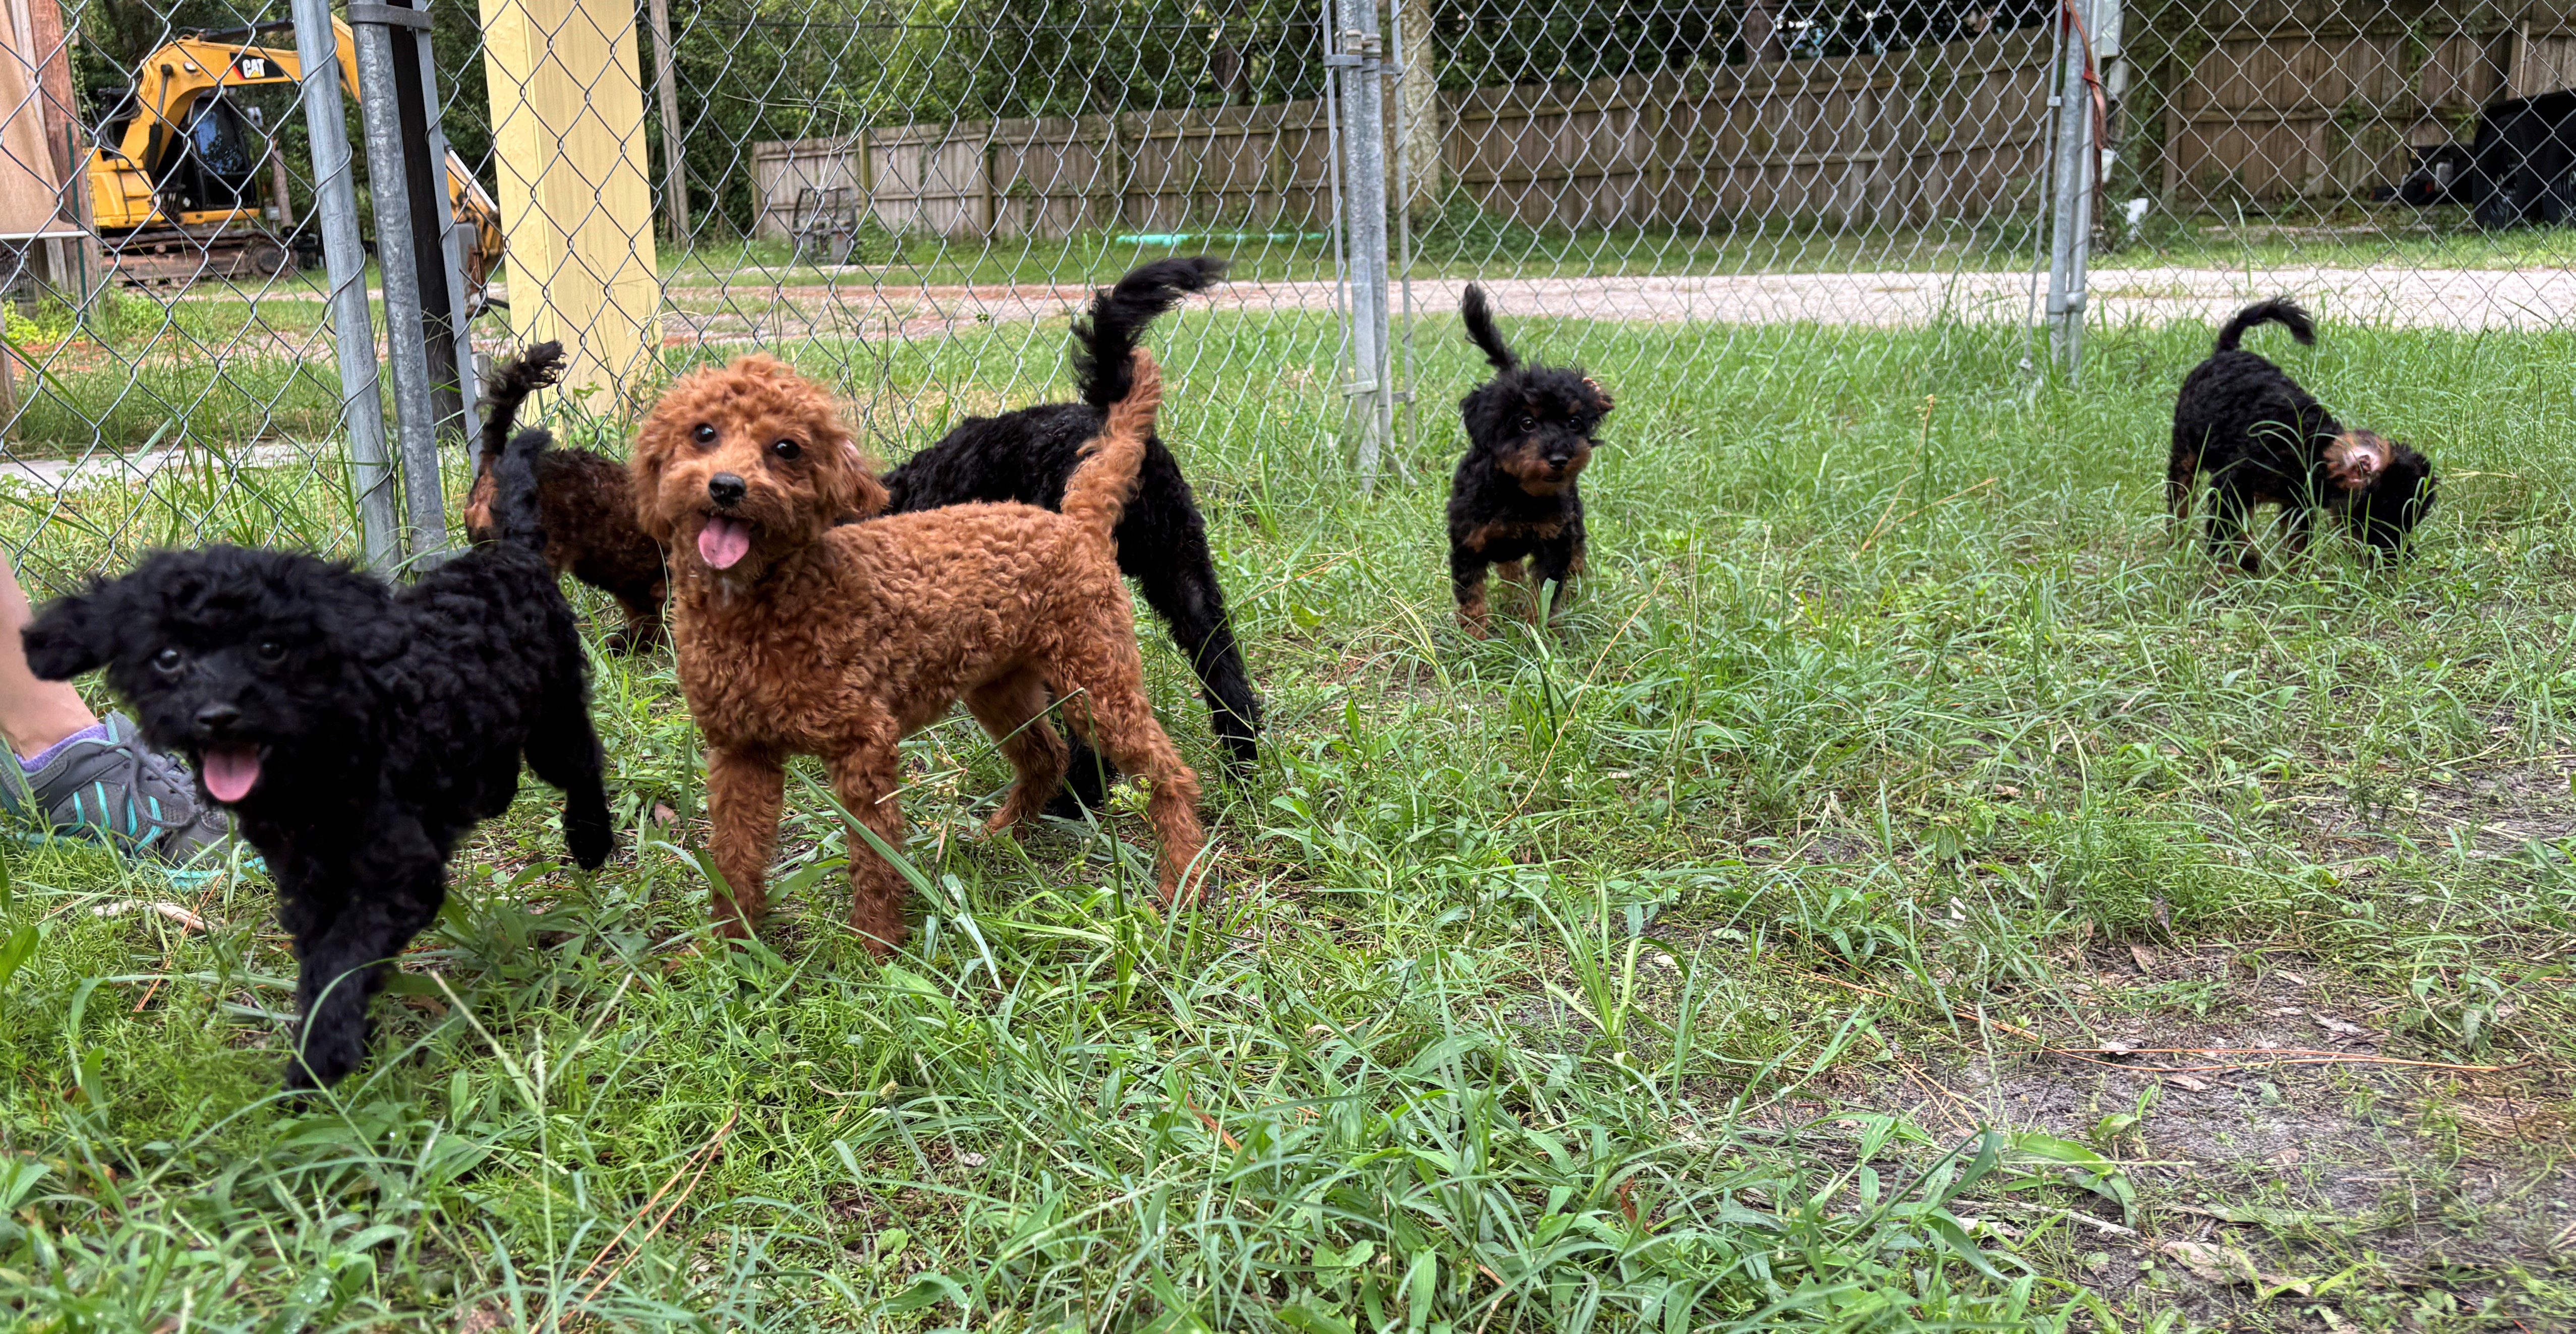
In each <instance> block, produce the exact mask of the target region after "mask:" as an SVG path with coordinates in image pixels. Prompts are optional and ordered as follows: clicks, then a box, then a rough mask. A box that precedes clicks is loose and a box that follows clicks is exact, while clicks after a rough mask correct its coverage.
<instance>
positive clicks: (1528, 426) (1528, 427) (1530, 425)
mask: <svg viewBox="0 0 2576 1334" xmlns="http://www.w3.org/2000/svg"><path fill="white" fill-rule="evenodd" d="M1521 429H1522V430H1524V431H1535V430H1537V429H1538V418H1536V417H1533V416H1531V415H1529V414H1528V413H1526V412H1524V413H1522V414H1521Z"/></svg>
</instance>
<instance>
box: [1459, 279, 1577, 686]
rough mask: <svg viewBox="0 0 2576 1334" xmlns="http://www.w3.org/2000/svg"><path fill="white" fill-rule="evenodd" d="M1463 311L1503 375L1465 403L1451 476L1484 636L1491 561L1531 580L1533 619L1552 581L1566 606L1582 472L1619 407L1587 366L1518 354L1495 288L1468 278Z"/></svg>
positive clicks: (1465, 578) (1475, 627) (1508, 574)
mask: <svg viewBox="0 0 2576 1334" xmlns="http://www.w3.org/2000/svg"><path fill="white" fill-rule="evenodd" d="M1458 313H1459V315H1460V316H1462V317H1464V318H1465V320H1466V322H1467V337H1468V338H1470V339H1472V340H1473V341H1474V342H1475V344H1476V346H1477V347H1478V348H1480V349H1482V350H1483V351H1484V354H1485V359H1486V360H1487V361H1490V362H1492V363H1493V364H1494V378H1492V379H1490V380H1487V381H1486V382H1485V383H1483V384H1481V385H1479V386H1477V388H1476V391H1475V392H1474V393H1471V394H1469V395H1467V397H1466V398H1464V399H1462V400H1460V401H1459V404H1458V409H1459V412H1460V413H1461V414H1462V415H1463V416H1464V417H1465V418H1466V422H1467V456H1466V457H1465V458H1462V459H1460V460H1458V472H1457V475H1456V476H1455V477H1453V478H1451V479H1450V483H1449V578H1450V581H1451V583H1452V585H1453V586H1454V587H1455V588H1456V591H1457V594H1458V623H1459V624H1461V625H1463V626H1465V627H1466V629H1467V633H1469V634H1471V635H1474V636H1475V637H1477V638H1478V639H1482V638H1484V637H1485V570H1486V567H1488V566H1493V565H1499V566H1501V567H1502V571H1503V580H1504V582H1506V583H1511V584H1518V585H1521V587H1522V591H1523V592H1524V593H1525V594H1527V600H1528V607H1529V610H1528V616H1529V619H1530V622H1531V624H1533V625H1535V624H1537V623H1538V619H1539V615H1540V605H1541V604H1540V599H1541V598H1542V596H1543V595H1544V591H1545V585H1548V584H1551V583H1553V584H1554V585H1556V603H1557V606H1558V607H1559V608H1560V609H1561V608H1562V607H1563V606H1564V604H1565V602H1566V600H1567V589H1566V585H1567V581H1569V580H1570V579H1572V578H1573V577H1574V576H1575V575H1578V574H1581V573H1582V572H1583V556H1584V548H1583V495H1582V493H1581V492H1580V491H1578V490H1576V489H1575V479H1576V478H1577V477H1579V476H1581V475H1582V473H1583V468H1584V465H1586V464H1588V463H1590V462H1592V445H1593V433H1594V432H1595V431H1598V430H1599V429H1600V428H1601V420H1602V418H1604V417H1606V416H1608V415H1609V414H1610V395H1609V394H1608V393H1607V392H1606V391H1604V390H1603V389H1602V388H1601V386H1600V385H1598V384H1595V383H1593V382H1592V378H1591V377H1590V376H1587V375H1585V374H1584V373H1583V371H1582V370H1581V369H1580V368H1578V367H1557V366H1540V365H1535V364H1529V363H1524V362H1522V361H1521V359H1520V358H1518V357H1516V356H1514V355H1512V350H1511V348H1510V347H1509V346H1507V345H1506V344H1505V343H1504V342H1503V335H1502V333H1501V331H1500V330H1498V329H1496V328H1495V327H1494V312H1493V308H1492V307H1491V306H1489V305H1487V304H1486V301H1485V289H1483V288H1481V287H1478V286H1476V285H1475V284H1473V283H1470V284H1468V286H1467V296H1466V299H1465V300H1464V301H1462V302H1460V303H1459V306H1458ZM1524 560H1526V561H1528V562H1529V565H1528V568H1527V570H1526V572H1524V569H1523V566H1522V562H1523V561H1524Z"/></svg>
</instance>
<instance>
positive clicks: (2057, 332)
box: [2048, 0, 2100, 383]
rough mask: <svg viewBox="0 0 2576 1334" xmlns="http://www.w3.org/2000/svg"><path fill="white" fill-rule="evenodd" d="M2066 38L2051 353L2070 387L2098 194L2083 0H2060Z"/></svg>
mask: <svg viewBox="0 0 2576 1334" xmlns="http://www.w3.org/2000/svg"><path fill="white" fill-rule="evenodd" d="M2058 4H2059V8H2058V17H2057V22H2058V24H2059V26H2060V28H2061V29H2062V31H2063V33H2064V40H2063V41H2062V42H2061V43H2060V55H2059V59H2058V64H2057V94H2056V96H2055V97H2054V98H2052V99H2051V104H2052V105H2053V106H2054V107H2055V108H2056V111H2057V116H2056V121H2057V135H2056V154H2055V162H2054V164H2053V168H2052V170H2051V172H2050V178H2051V183H2052V185H2053V186H2054V191H2053V195H2054V197H2053V198H2052V199H2051V200H2050V208H2049V245H2048V349H2049V353H2050V355H2051V356H2052V357H2053V358H2054V359H2055V361H2056V362H2057V364H2058V366H2059V367H2060V368H2062V369H2063V370H2064V371H2065V372H2066V376H2067V379H2068V381H2069V382H2070V383H2072V382H2073V381H2075V380H2077V379H2078V378H2080V377H2081V375H2082V373H2083V369H2084V305H2085V296H2086V292H2085V285H2084V280H2085V268H2086V265H2087V263H2088V262H2089V260H2090V259H2091V250H2092V240H2093V236H2092V234H2093V188H2094V178H2095V176H2096V175H2097V174H2098V171H2099V166H2100V163H2099V160H2098V158H2097V156H2096V153H2095V148H2094V142H2093V110H2094V102H2093V86H2092V83H2091V81H2090V78H2089V77H2088V76H2089V74H2090V72H2091V70H2092V63H2093V52H2092V38H2091V34H2090V32H2089V31H2088V27H2087V24H2086V23H2085V21H2084V17H2083V9H2084V6H2085V4H2086V0H2058Z"/></svg>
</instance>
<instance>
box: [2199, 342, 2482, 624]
mask: <svg viewBox="0 0 2576 1334" xmlns="http://www.w3.org/2000/svg"><path fill="white" fill-rule="evenodd" d="M2271 323H2278V324H2281V325H2285V326H2287V327H2288V329H2289V330H2290V336H2291V337H2293V338H2296V339H2298V340H2299V342H2300V343H2301V344H2302V345H2304V346H2308V347H2314V346H2316V341H2317V331H2316V328H2315V326H2314V325H2312V324H2310V323H2309V322H2308V313H2307V312H2306V311H2304V310H2301V309H2299V307H2298V305H2297V303H2295V302H2292V301H2290V300H2288V299H2286V298H2284V299H2280V300H2273V301H2263V302H2258V303H2256V304H2254V305H2251V306H2247V307H2246V308H2245V309H2243V310H2241V311H2239V312H2237V315H2236V318H2234V319H2232V320H2229V321H2228V322H2227V327H2226V328H2224V329H2221V330H2219V333H2218V346H2217V347H2216V348H2215V349H2213V350H2212V351H2211V352H2210V354H2209V359H2208V360H2207V361H2204V362H2202V363H2200V364H2199V365H2198V366H2195V367H2193V368H2192V371H2191V374H2189V375H2187V376H2184V377H2183V382H2182V393H2181V395H2180V396H2179V397H2177V398H2176V399H2175V400H2174V426H2173V456H2172V458H2170V459H2169V460H2168V461H2167V462H2166V465H2165V508H2166V509H2167V510H2168V511H2170V512H2171V513H2172V515H2173V521H2174V526H2175V529H2176V530H2177V531H2179V530H2180V529H2181V527H2182V525H2183V523H2184V522H2185V521H2186V520H2188V519H2190V517H2191V498H2192V490H2193V487H2194V485H2195V484H2196V483H2197V482H2198V481H2199V476H2200V474H2201V473H2204V472H2205V473H2208V474H2209V481H2210V491H2211V497H2210V515H2209V550H2210V554H2211V555H2212V556H2215V557H2217V558H2218V559H2220V560H2225V559H2226V558H2227V553H2228V548H2229V547H2231V546H2232V547H2234V548H2235V549H2236V563H2237V564H2238V565H2239V566H2240V567H2242V568H2243V569H2245V570H2246V571H2247V572H2249V573H2251V572H2253V571H2255V570H2258V569H2260V568H2262V558H2261V557H2260V556H2258V555H2257V554H2256V553H2255V550H2254V543H2253V542H2252V541H2251V540H2250V539H2249V538H2248V537H2247V535H2246V532H2245V524H2246V519H2247V516H2248V514H2249V513H2250V512H2251V511H2252V509H2253V508H2254V506H2256V505H2262V504H2273V505H2279V506H2280V507H2282V508H2283V509H2285V510H2288V511H2291V512H2292V522H2291V524H2290V529H2289V534H2288V536H2289V541H2290V544H2291V546H2292V548H2293V549H2294V550H2304V549H2305V548H2306V547H2307V544H2308V537H2309V534H2310V532H2311V531H2312V530H2313V529H2314V528H2315V527H2316V520H2317V513H2318V511H2320V510H2322V511H2324V512H2326V513H2327V514H2329V515H2331V516H2332V517H2333V518H2334V519H2335V520H2336V521H2337V522H2340V523H2341V524H2343V525H2344V526H2345V528H2347V529H2348V530H2349V531H2350V532H2351V533H2352V535H2353V536H2354V537H2357V538H2359V539H2361V541H2362V542H2363V543H2364V550H2366V551H2368V552H2369V553H2370V555H2371V557H2372V558H2373V559H2374V560H2375V559H2378V558H2380V557H2382V556H2388V555H2394V554H2398V553H2400V552H2401V551H2402V550H2403V549H2404V547H2405V545H2406V539H2407V537H2408V536H2409V535H2410V534H2412V533H2413V532H2414V531H2415V525H2416V524H2417V523H2419V522H2421V521H2422V520H2423V518H2424V514H2425V512H2426V511H2427V510H2430V509H2432V508H2433V465H2432V463H2431V462H2430V461H2428V460H2427V459H2426V458H2425V457H2424V456H2423V455H2421V454H2418V453H2416V452H2415V451H2414V450H2412V449H2409V448H2408V447H2406V446H2405V445H2402V444H2399V443H2397V442H2396V441H2394V440H2390V439H2387V438H2385V437H2383V436H2379V435H2375V434H2373V433H2371V432H2369V431H2356V430H2350V429H2347V428H2346V427H2345V426H2344V424H2343V423H2341V422H2339V421H2336V420H2335V419H2334V415H2333V414H2331V413H2329V412H2327V411H2326V410H2325V407H2324V405H2323V404H2320V403H2318V402H2317V400H2316V398H2315V397H2314V396H2312V395H2311V394H2309V393H2308V391H2307V390H2305V389H2302V388H2300V387H2299V383H2298V381H2296V380H2293V379H2291V378H2290V377H2289V376H2288V375H2287V374H2284V373H2283V372H2282V370H2281V368H2280V367H2278V366H2275V365H2273V364H2272V363H2271V362H2269V361H2267V360H2265V359H2264V358H2262V357H2261V356H2258V355H2256V354H2254V353H2252V352H2245V351H2240V350H2239V349H2238V348H2237V343H2238V342H2240V341H2241V340H2243V338H2244V337H2245V332H2246V330H2248V329H2252V328H2255V327H2256V326H2258V325H2263V324H2271Z"/></svg>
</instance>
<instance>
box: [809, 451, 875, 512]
mask: <svg viewBox="0 0 2576 1334" xmlns="http://www.w3.org/2000/svg"><path fill="white" fill-rule="evenodd" d="M832 453H833V457H835V458H836V459H838V460H839V462H838V464H837V465H836V466H834V467H832V468H829V469H826V470H825V471H824V473H823V475H822V477H821V479H820V480H821V482H822V484H823V496H824V499H825V500H826V501H828V502H829V503H830V504H831V505H832V506H833V507H834V511H833V513H834V517H835V518H855V519H873V518H875V517H876V516H878V515H880V514H883V513H885V507H886V502H887V501H888V500H889V499H890V497H889V496H888V495H887V494H886V489H885V483H883V482H880V481H878V480H877V470H876V469H875V467H873V466H872V465H870V463H869V462H868V456H867V455H866V454H865V453H863V452H861V451H860V449H859V442H858V441H856V440H853V439H851V438H850V437H849V436H847V435H843V436H841V437H840V447H839V448H838V449H836V450H834V451H832Z"/></svg>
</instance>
